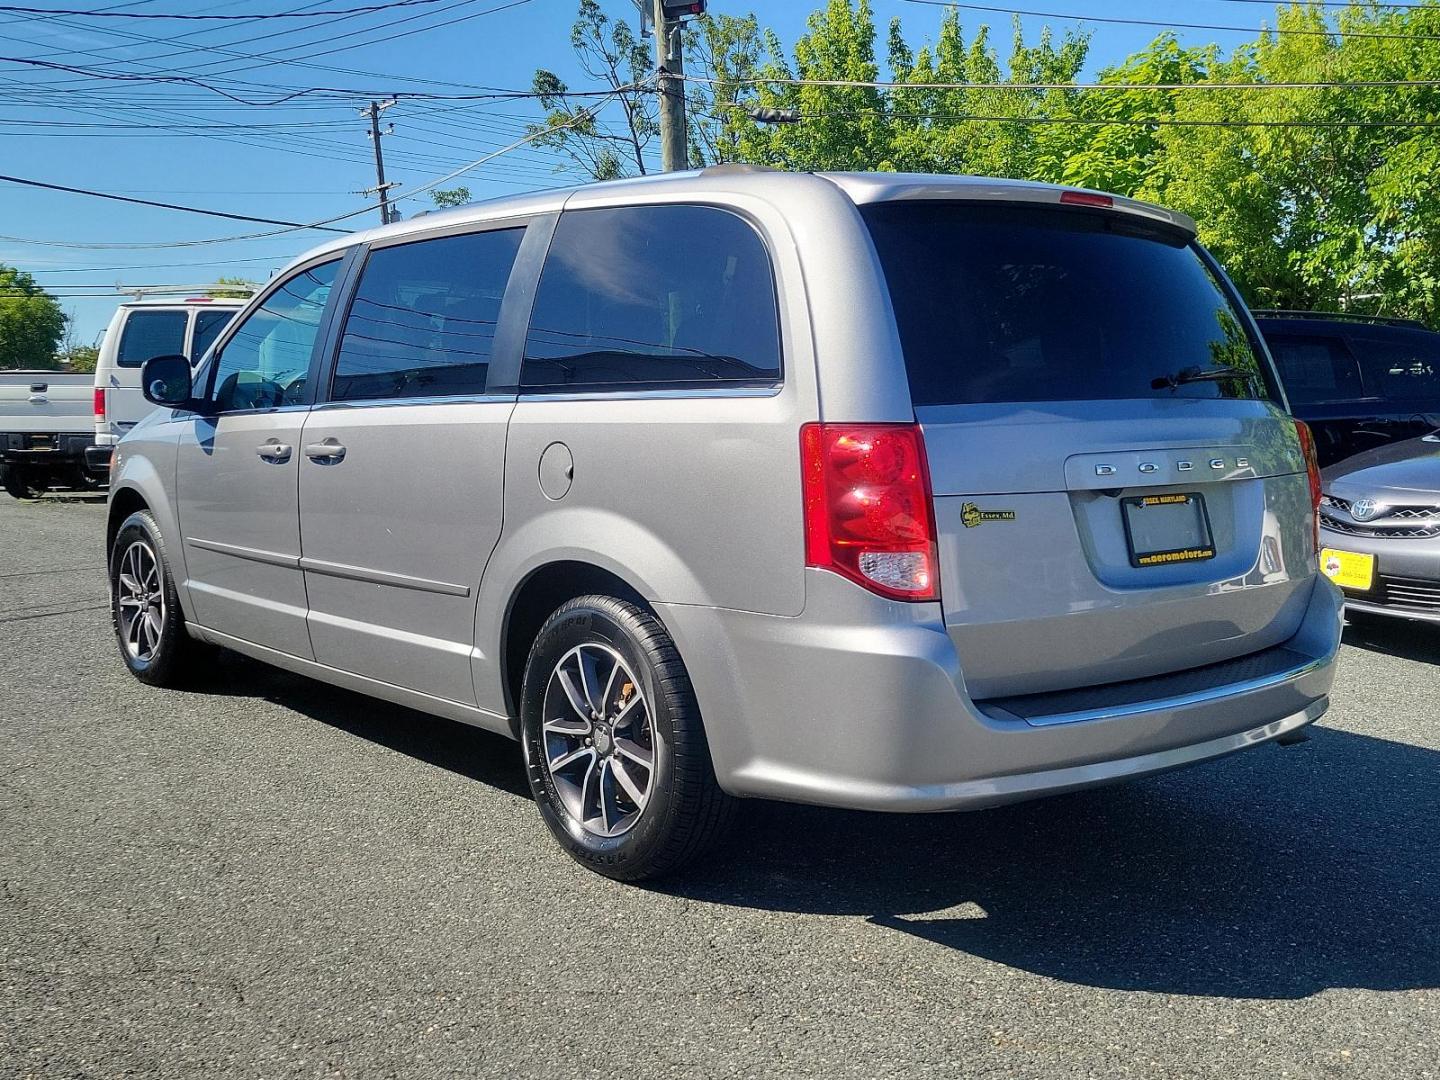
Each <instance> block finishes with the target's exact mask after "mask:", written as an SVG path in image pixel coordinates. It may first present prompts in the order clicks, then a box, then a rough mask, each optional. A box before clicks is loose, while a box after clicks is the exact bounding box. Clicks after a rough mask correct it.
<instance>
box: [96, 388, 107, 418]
mask: <svg viewBox="0 0 1440 1080" xmlns="http://www.w3.org/2000/svg"><path fill="white" fill-rule="evenodd" d="M95 419H96V420H104V419H105V388H104V387H101V386H97V387H96V388H95Z"/></svg>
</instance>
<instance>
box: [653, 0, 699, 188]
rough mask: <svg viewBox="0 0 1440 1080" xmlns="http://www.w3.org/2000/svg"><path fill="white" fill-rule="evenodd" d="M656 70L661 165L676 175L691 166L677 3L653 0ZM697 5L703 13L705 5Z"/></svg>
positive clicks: (683, 62)
mask: <svg viewBox="0 0 1440 1080" xmlns="http://www.w3.org/2000/svg"><path fill="white" fill-rule="evenodd" d="M653 2H654V7H653V8H652V9H651V16H650V17H651V18H652V19H653V20H654V23H655V70H656V72H657V73H658V75H659V81H658V83H657V86H658V88H659V91H660V166H661V168H663V169H664V170H665V171H666V172H676V171H677V170H680V169H685V168H688V167H689V165H690V162H689V154H688V152H687V148H688V144H689V140H688V139H687V138H686V133H685V80H684V79H683V78H677V76H683V75H684V74H685V50H684V46H683V45H682V44H681V41H680V14H681V12H679V11H676V10H675V9H676V8H677V7H679V6H680V5H678V4H676V3H675V0H670V2H669V3H667V2H666V0H653ZM693 6H698V7H699V9H700V10H701V11H703V10H704V5H703V4H700V5H693Z"/></svg>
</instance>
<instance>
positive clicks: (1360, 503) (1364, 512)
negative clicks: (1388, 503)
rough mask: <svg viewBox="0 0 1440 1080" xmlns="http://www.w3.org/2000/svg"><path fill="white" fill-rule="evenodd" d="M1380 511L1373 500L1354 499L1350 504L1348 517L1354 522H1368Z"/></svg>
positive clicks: (1377, 504) (1378, 505)
mask: <svg viewBox="0 0 1440 1080" xmlns="http://www.w3.org/2000/svg"><path fill="white" fill-rule="evenodd" d="M1379 509H1380V504H1379V503H1377V502H1376V501H1375V500H1374V499H1356V500H1355V501H1354V502H1353V503H1351V504H1350V516H1351V517H1353V518H1354V519H1355V520H1356V521H1369V520H1370V519H1371V518H1373V517H1374V516H1375V512H1376V511H1377V510H1379Z"/></svg>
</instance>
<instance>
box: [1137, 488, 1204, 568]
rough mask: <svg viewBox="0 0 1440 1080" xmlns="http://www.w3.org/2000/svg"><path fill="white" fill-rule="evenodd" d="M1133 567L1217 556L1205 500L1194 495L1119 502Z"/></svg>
mask: <svg viewBox="0 0 1440 1080" xmlns="http://www.w3.org/2000/svg"><path fill="white" fill-rule="evenodd" d="M1120 512H1121V514H1122V516H1123V517H1124V520H1125V541H1126V543H1127V544H1129V546H1130V565H1131V566H1168V565H1169V564H1171V563H1182V562H1198V561H1199V560H1201V559H1213V558H1214V557H1215V542H1214V540H1213V539H1212V538H1211V535H1210V517H1209V515H1208V514H1206V512H1205V497H1204V496H1203V495H1199V494H1197V493H1194V492H1186V493H1183V494H1170V495H1132V496H1131V497H1129V498H1126V499H1121V500H1120Z"/></svg>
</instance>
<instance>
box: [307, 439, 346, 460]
mask: <svg viewBox="0 0 1440 1080" xmlns="http://www.w3.org/2000/svg"><path fill="white" fill-rule="evenodd" d="M305 456H306V457H308V458H309V459H310V460H311V461H318V462H320V464H322V465H334V464H335V463H336V462H337V461H342V460H344V457H345V447H343V446H341V445H340V443H339V442H338V441H336V440H335V439H326V440H325V441H324V442H317V443H311V444H310V445H309V446H307V447H305Z"/></svg>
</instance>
